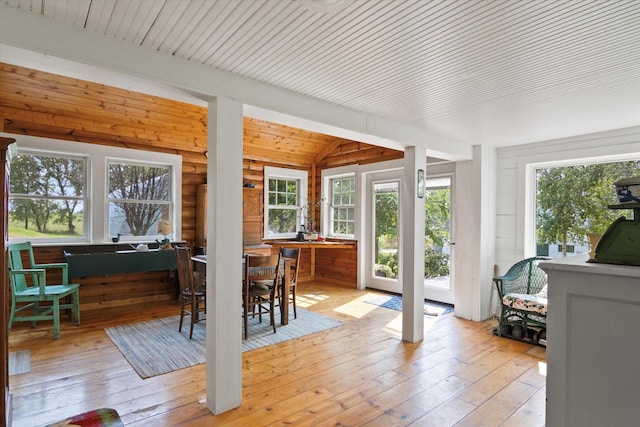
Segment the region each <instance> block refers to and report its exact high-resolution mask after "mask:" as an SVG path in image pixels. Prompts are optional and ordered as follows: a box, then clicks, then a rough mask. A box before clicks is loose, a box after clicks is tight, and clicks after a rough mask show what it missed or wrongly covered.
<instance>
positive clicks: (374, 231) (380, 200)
mask: <svg viewBox="0 0 640 427" xmlns="http://www.w3.org/2000/svg"><path fill="white" fill-rule="evenodd" d="M401 176H402V171H401V170H396V171H388V172H377V173H371V174H368V175H367V179H366V186H365V188H366V191H367V193H366V194H367V197H366V212H367V214H366V215H365V218H366V219H365V227H364V232H365V233H367V237H366V242H367V243H366V244H365V248H364V254H365V273H364V283H365V286H366V287H369V288H375V289H380V290H383V291H387V292H395V293H398V294H400V293H402V282H401V280H400V279H401V277H400V269H399V266H400V265H401V258H400V257H401V255H402V254H401V253H400V247H401V241H400V239H401V229H400V207H401V200H400V177H401Z"/></svg>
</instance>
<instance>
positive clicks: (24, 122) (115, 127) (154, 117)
mask: <svg viewBox="0 0 640 427" xmlns="http://www.w3.org/2000/svg"><path fill="white" fill-rule="evenodd" d="M0 132H7V133H11V134H16V135H34V136H41V137H47V138H55V139H64V140H72V141H81V142H87V143H94V144H101V145H110V146H116V147H125V148H132V149H138V150H148V151H158V152H164V153H172V154H179V155H181V156H182V158H183V168H182V195H183V200H182V215H183V219H182V221H183V223H182V233H183V236H182V237H183V240H186V241H187V243H188V244H191V245H193V244H194V240H195V230H196V219H195V212H196V206H195V201H196V187H197V185H198V184H202V183H205V182H206V173H207V171H206V169H207V158H206V156H205V152H206V150H207V111H206V108H203V107H199V106H196V105H191V104H187V103H183V102H178V101H174V100H169V99H163V98H159V97H156V96H151V95H147V94H142V93H137V92H133V91H130V90H125V89H119V88H115V87H110V86H105V85H103V84H99V83H94V82H89V81H84V80H78V79H74V78H70V77H64V76H60V75H55V74H50V73H46V72H42V71H38V70H33V69H28V68H23V67H18V66H14V65H10V64H4V63H0ZM402 156H403V153H402V152H399V151H395V150H390V149H387V148H381V147H376V146H372V145H368V144H364V143H361V142H354V141H350V140H345V139H341V138H337V137H333V136H329V135H322V134H317V133H314V132H310V131H306V130H303V129H296V128H293V127H289V126H283V125H280V124H275V123H270V122H265V121H262V120H258V119H254V118H249V117H245V119H244V162H243V176H244V181H245V182H250V183H252V184H254V185H255V186H256V188H263V181H264V173H263V171H264V166H277V167H289V168H295V169H300V170H306V171H307V172H308V173H309V174H310V189H309V191H310V193H309V194H310V195H314V194H319V193H320V179H319V177H320V173H321V170H322V169H323V168H328V167H336V166H344V165H348V164H356V163H361V164H364V163H371V162H377V161H383V160H390V159H397V158H402ZM38 251H39V252H41V255H42V258H44V259H42V262H47V261H49V260H50V261H51V262H53V261H60V260H63V258H62V251H61V248H60V247H53V248H51V247H49V248H42V249H38ZM36 255H37V256H38V255H39V254H38V253H36ZM336 255H338V254H336ZM340 256H341V259H340V261H338V260H331V259H323V260H322V261H321V263H320V262H319V263H318V265H317V267H316V268H317V270H316V271H317V272H319V271H322V269H323V268H324V266H325V264H326V268H327V271H326V272H325V273H324V276H325V277H328V278H331V276H332V272H335V273H336V278H340V279H342V280H344V279H345V277H346V278H347V280H349V278H352V279H353V282H354V283H355V277H356V268H355V259H356V258H357V257H356V256H352V255H346V256H345V254H341V255H340ZM345 259H346V260H349V259H352V260H353V265H349V266H338V265H337V264H343V263H345V262H349V261H345ZM344 274H347V275H346V276H345V275H344ZM152 276H153V277H152ZM124 279H126V280H124ZM160 279H161V278H160V277H155V275H152V274H149V277H146V278H145V277H144V276H143V277H127V278H122V277H110V278H105V279H103V280H99V281H93V280H92V281H86V282H83V283H82V285H83V297H82V300H83V304H85V303H86V304H91V305H92V306H98V305H100V304H104V305H115V304H118V301H117V299H118V297H117V296H116V297H114V296H113V295H114V294H116V293H118V292H120V293H121V295H122V297H121V298H120V299H121V301H120V302H122V303H134V302H139V301H142V300H144V299H145V297H152V298H155V297H168V295H169V294H170V293H171V292H172V291H171V290H169V292H167V290H166V289H165V285H164V284H163V283H159V282H163V281H162V280H160ZM122 282H127V283H129V285H126V286H128V287H127V289H118V290H116V289H114V287H115V286H116V285H115V283H121V284H122ZM146 282H153V283H154V284H155V285H148V283H146ZM147 285H148V286H147ZM85 286H86V287H87V288H89V287H90V288H91V291H89V290H88V289H87V290H85V289H84V287H85ZM156 294H158V295H160V294H162V295H164V296H157V295H156Z"/></svg>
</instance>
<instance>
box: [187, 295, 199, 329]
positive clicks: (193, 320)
mask: <svg viewBox="0 0 640 427" xmlns="http://www.w3.org/2000/svg"><path fill="white" fill-rule="evenodd" d="M197 299H198V297H196V296H195V295H191V328H190V330H189V339H191V338H193V324H194V323H196V322H197V321H198V301H197Z"/></svg>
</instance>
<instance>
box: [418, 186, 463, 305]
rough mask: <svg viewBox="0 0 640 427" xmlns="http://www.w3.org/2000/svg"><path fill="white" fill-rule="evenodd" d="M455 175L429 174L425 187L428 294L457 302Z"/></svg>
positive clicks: (435, 298) (425, 267)
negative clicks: (454, 215) (454, 261)
mask: <svg viewBox="0 0 640 427" xmlns="http://www.w3.org/2000/svg"><path fill="white" fill-rule="evenodd" d="M452 201H453V176H452V175H443V176H432V177H427V180H426V188H425V242H424V243H425V257H424V260H425V262H424V264H425V265H424V297H425V298H426V299H430V300H433V301H439V302H444V303H447V304H453V302H454V289H455V288H454V275H453V272H454V271H455V269H454V266H453V259H454V253H453V251H454V250H455V242H454V239H453V227H452V218H453V203H452Z"/></svg>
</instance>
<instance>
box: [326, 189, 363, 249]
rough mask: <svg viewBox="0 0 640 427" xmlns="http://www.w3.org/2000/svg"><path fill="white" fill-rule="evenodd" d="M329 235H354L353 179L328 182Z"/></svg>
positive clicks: (354, 195)
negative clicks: (329, 193) (329, 192)
mask: <svg viewBox="0 0 640 427" xmlns="http://www.w3.org/2000/svg"><path fill="white" fill-rule="evenodd" d="M329 186H330V191H331V195H330V202H329V212H330V218H329V233H328V234H329V235H330V236H336V237H339V236H341V237H353V236H354V234H355V198H356V179H355V177H353V176H351V177H342V178H332V179H330V180H329Z"/></svg>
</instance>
